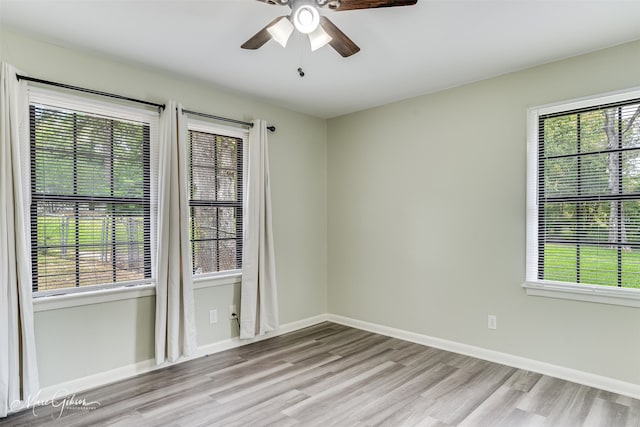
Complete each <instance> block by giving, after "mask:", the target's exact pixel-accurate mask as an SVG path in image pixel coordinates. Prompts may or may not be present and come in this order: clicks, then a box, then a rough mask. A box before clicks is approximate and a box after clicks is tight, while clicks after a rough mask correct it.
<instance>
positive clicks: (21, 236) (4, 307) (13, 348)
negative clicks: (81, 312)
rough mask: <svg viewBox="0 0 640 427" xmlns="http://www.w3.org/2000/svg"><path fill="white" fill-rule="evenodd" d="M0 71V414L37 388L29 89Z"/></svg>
mask: <svg viewBox="0 0 640 427" xmlns="http://www.w3.org/2000/svg"><path fill="white" fill-rule="evenodd" d="M1 66H2V69H1V70H0V417H6V416H7V412H8V411H9V410H11V409H12V408H13V409H17V404H18V402H20V401H23V400H25V399H27V398H28V397H29V396H35V393H36V392H37V391H38V388H39V385H38V365H37V360H36V348H35V347H36V344H35V337H34V330H33V303H32V300H31V262H30V253H29V252H30V249H29V248H30V242H29V238H28V236H29V232H28V230H29V225H28V224H29V220H28V217H27V214H28V212H29V209H28V207H27V203H28V192H27V191H28V188H29V185H28V182H27V180H29V170H28V156H29V139H28V129H29V116H28V105H27V89H26V84H25V83H24V81H22V82H18V80H17V77H16V70H15V69H14V68H13V67H12V66H10V65H8V64H5V63H2V64H1Z"/></svg>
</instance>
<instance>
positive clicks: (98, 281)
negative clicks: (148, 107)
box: [29, 90, 157, 293]
mask: <svg viewBox="0 0 640 427" xmlns="http://www.w3.org/2000/svg"><path fill="white" fill-rule="evenodd" d="M29 110H30V111H29V112H30V144H31V155H30V159H31V212H30V217H31V246H32V247H31V257H32V269H33V291H34V292H38V293H43V292H44V293H60V292H61V291H62V292H63V293H64V292H69V291H72V290H78V289H79V288H82V289H83V290H88V289H96V286H98V285H100V287H115V286H123V285H131V284H136V283H142V282H144V283H149V282H150V281H151V280H152V273H151V271H152V266H151V262H152V260H151V257H152V254H151V252H152V250H151V241H152V237H151V235H152V218H151V164H150V163H151V162H150V158H151V141H152V134H155V122H154V118H157V114H155V116H154V114H153V113H149V112H145V111H138V110H133V109H128V108H124V107H119V106H117V105H107V104H102V103H97V102H96V103H93V102H91V101H88V100H84V99H81V98H73V97H68V96H62V95H59V94H55V93H51V92H47V91H38V90H31V91H30V105H29Z"/></svg>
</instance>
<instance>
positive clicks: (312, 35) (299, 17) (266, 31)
mask: <svg viewBox="0 0 640 427" xmlns="http://www.w3.org/2000/svg"><path fill="white" fill-rule="evenodd" d="M258 1H261V2H263V3H269V4H273V5H278V6H289V7H290V8H291V14H289V15H285V16H280V17H278V18H276V19H274V20H273V21H271V22H270V23H269V24H267V26H265V27H264V28H263V29H261V30H260V31H258V32H257V33H256V34H255V35H254V36H253V37H251V38H250V39H249V40H247V41H246V42H245V43H244V44H243V45H242V46H241V47H242V48H243V49H259V48H260V47H262V46H263V45H264V44H265V43H266V42H268V41H269V40H271V39H274V40H275V41H277V42H278V43H280V44H281V45H282V46H283V47H286V45H287V41H288V40H289V37H290V36H291V33H293V30H294V28H295V29H296V30H298V31H299V32H301V33H303V34H308V35H309V41H310V43H311V50H316V49H319V48H321V47H322V46H324V45H326V44H327V43H328V44H329V45H330V46H331V47H332V48H334V49H335V50H336V51H337V52H338V53H339V54H340V55H342V56H343V57H345V58H346V57H348V56H351V55H353V54H355V53H358V52H359V51H360V48H359V47H358V45H356V44H355V43H354V42H353V41H352V40H351V39H350V38H349V37H347V36H346V35H345V34H344V33H343V32H342V31H340V29H339V28H338V27H336V26H335V25H334V24H333V22H331V21H330V20H329V18H327V17H326V16H322V15H320V12H319V9H321V8H325V7H327V8H329V9H331V10H335V11H338V12H339V11H342V10H356V9H373V8H377V7H393V6H410V5H414V4H416V3H417V2H418V0H258Z"/></svg>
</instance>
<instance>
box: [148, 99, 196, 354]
mask: <svg viewBox="0 0 640 427" xmlns="http://www.w3.org/2000/svg"><path fill="white" fill-rule="evenodd" d="M187 188H188V181H187V124H186V120H185V118H184V115H183V114H182V107H181V106H178V105H176V102H175V101H169V102H167V104H166V107H165V109H164V111H163V112H162V114H161V116H160V144H159V152H158V241H157V247H158V250H157V254H158V257H157V260H156V268H157V274H156V280H157V282H156V336H155V342H156V363H157V364H161V363H163V362H165V361H166V360H168V361H169V362H175V361H176V360H177V359H178V358H179V357H181V356H189V355H191V354H193V353H194V351H195V349H196V324H195V315H194V302H193V279H192V267H191V257H190V255H189V210H188V206H187V200H188V198H189V195H188V193H187Z"/></svg>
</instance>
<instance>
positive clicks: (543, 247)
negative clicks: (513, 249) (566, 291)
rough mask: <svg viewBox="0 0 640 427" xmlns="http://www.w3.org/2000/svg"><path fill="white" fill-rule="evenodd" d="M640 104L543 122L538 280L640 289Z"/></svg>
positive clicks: (602, 108) (547, 117)
mask: <svg viewBox="0 0 640 427" xmlns="http://www.w3.org/2000/svg"><path fill="white" fill-rule="evenodd" d="M639 115H640V100H637V99H636V100H630V101H625V102H620V103H615V104H607V105H598V106H594V107H589V108H582V109H580V110H573V111H566V112H559V113H554V114H548V115H541V116H539V119H538V150H537V152H538V164H537V178H538V182H537V209H538V212H537V217H538V218H537V219H538V222H537V226H538V230H537V235H538V240H537V245H538V247H537V257H538V259H537V278H538V279H543V280H552V281H560V282H572V283H583V284H595V285H606V286H618V287H632V288H640V118H639Z"/></svg>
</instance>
